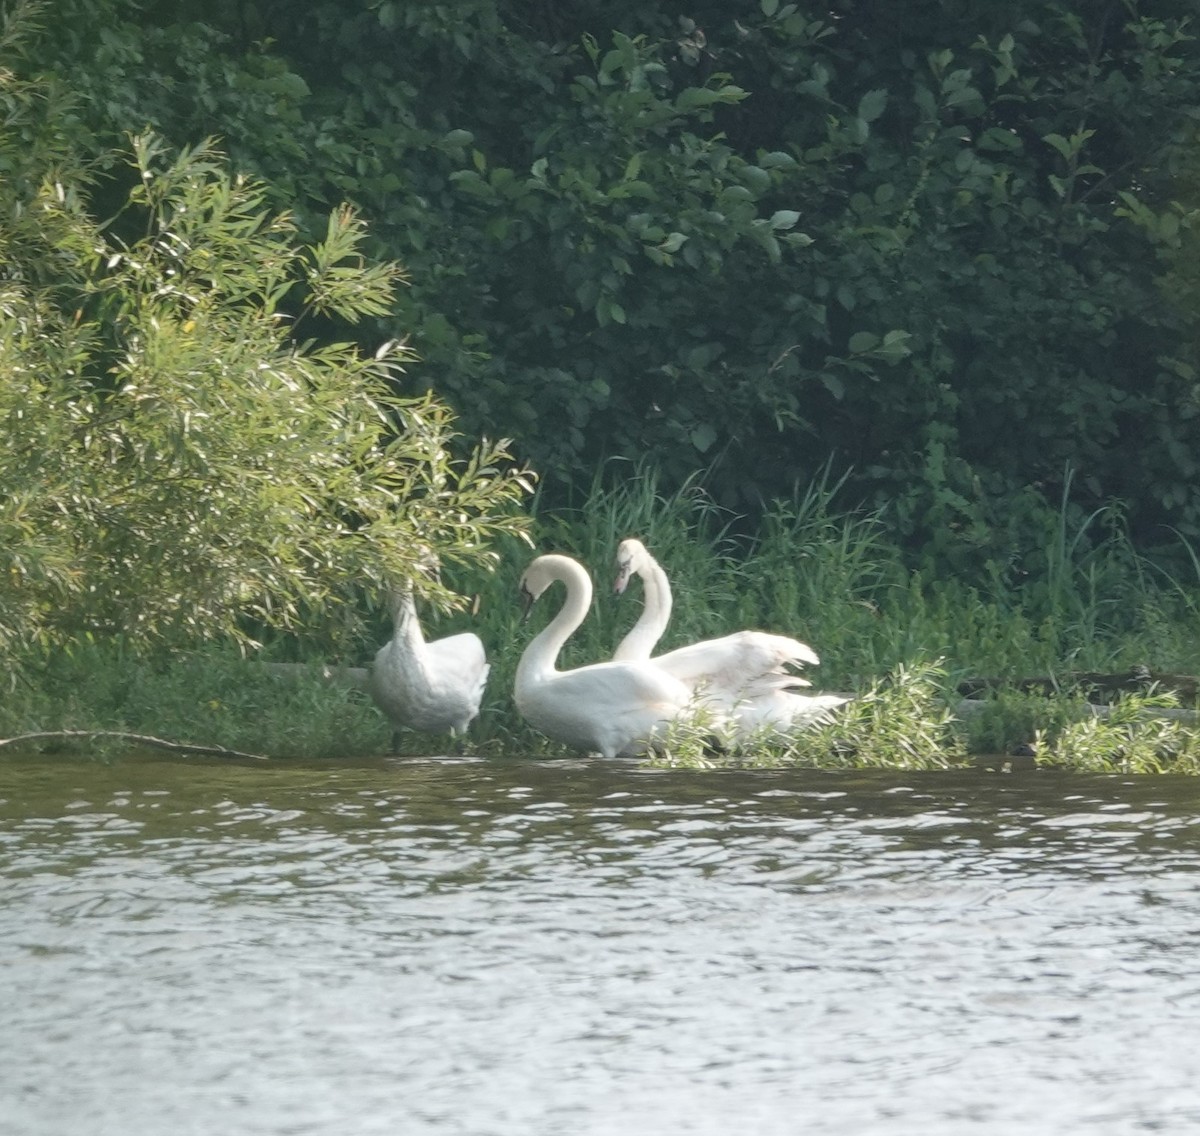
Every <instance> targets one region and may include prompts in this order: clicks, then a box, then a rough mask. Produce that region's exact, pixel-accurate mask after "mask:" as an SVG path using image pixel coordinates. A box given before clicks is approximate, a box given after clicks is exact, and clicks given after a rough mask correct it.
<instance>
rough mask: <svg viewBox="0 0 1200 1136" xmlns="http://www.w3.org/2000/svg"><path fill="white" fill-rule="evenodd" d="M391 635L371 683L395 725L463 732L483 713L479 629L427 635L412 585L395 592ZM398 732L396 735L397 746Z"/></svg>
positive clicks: (433, 731)
mask: <svg viewBox="0 0 1200 1136" xmlns="http://www.w3.org/2000/svg"><path fill="white" fill-rule="evenodd" d="M393 619H394V627H393V632H392V638H391V640H390V641H389V642H388V643H385V644H384V645H383V647H381V648H380V649H379V651H378V652H377V653H376V655H375V663H374V666H372V668H371V673H370V675H369V677H368V680H367V689H368V690H369V691H370V694H371V697H372V698H373V699H374V700H375V705H376V706H378V707H379V709H380V710H381V711H382V712H383V714H384V715H385V716H386V717H387V718H388V720H389V721H390V722H391V723H392V728H393V731H399V730H401V729H410V730H419V731H420V732H422V733H427V734H444V733H447V732H449V733H450V734H452V735H455V736H458V735H461V734H464V733H466V730H467V727H468V726H469V725H470V724H471V722H472V720H473V719H474V718H475V717H476V716H477V715H478V714H479V704H480V702H481V701H482V700H483V691H484V687H485V686H486V685H487V677H488V672H489V670H490V669H491V668H490V667H489V666H488V662H487V656H486V654H485V652H484V649H483V643H482V641H481V640H480V638H479V636H478V635H475V634H474V633H473V632H470V631H466V632H463V633H462V634H459V635H450V636H448V637H447V638H445V639H435V640H434V641H433V642H432V643H427V642H426V641H425V636H424V635H423V634H422V632H421V624H420V621H419V620H418V619H417V607H416V603H415V602H414V600H413V593H412V587H411V586H409V587H406V588H404V589H403V590H402V591H401V592H400V593H399V595H398V596H397V598H396V605H395V610H394V611H393ZM397 742H398V736H397V734H396V733H393V735H392V746H393V748H396V746H397Z"/></svg>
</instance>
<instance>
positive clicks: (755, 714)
mask: <svg viewBox="0 0 1200 1136" xmlns="http://www.w3.org/2000/svg"><path fill="white" fill-rule="evenodd" d="M849 701H850V699H849V698H846V697H845V696H843V695H840V694H797V693H794V692H789V691H786V690H775V691H772V692H770V693H767V694H762V695H759V696H758V697H756V698H749V699H746V700H745V701H743V702H741V703H739V704H738V705H737V707H736V708H735V709H734V711H733V714H732V719H733V723H734V730H735V733H736V735H737V736H738V737H739V738H740V739H744V738H746V737H748V736H750V735H752V734H756V733H761V732H763V731H770V732H775V733H791V732H793V731H795V730H803V729H809V728H811V727H813V726H819V725H823V724H824V723H826V722H829V721H830V720H831V719H832V718H833V714H834V711H836V710H837V708H838V707H839V706H844V705H845V704H846V703H847V702H849Z"/></svg>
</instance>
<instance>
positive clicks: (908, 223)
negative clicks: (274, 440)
mask: <svg viewBox="0 0 1200 1136" xmlns="http://www.w3.org/2000/svg"><path fill="white" fill-rule="evenodd" d="M298 9H299V10H298ZM679 11H680V9H679V8H678V6H674V5H671V6H668V5H656V4H652V3H651V4H647V3H637V4H634V3H629V2H625V0H620V2H617V3H612V4H604V5H597V4H590V3H589V4H585V3H582V2H564V3H547V2H545V0H541V2H538V3H530V2H528V0H507V2H505V0H461V2H456V3H444V4H439V3H410V2H405V0H311V2H309V3H306V4H304V5H295V4H293V3H290V2H284V0H257V2H255V0H236V2H233V0H206V2H205V3H199V2H191V0H183V2H181V0H141V2H134V0H60V2H59V3H57V4H55V5H53V6H52V7H51V8H48V9H46V12H45V13H44V15H43V22H44V23H45V24H46V33H47V34H46V35H45V36H44V37H43V39H42V41H41V42H40V44H39V45H38V46H37V49H36V50H35V52H34V53H33V58H34V59H36V63H37V66H40V67H45V68H50V69H56V70H58V71H60V72H62V73H63V74H69V75H71V76H72V77H73V78H74V83H75V87H76V89H77V91H78V93H79V94H80V96H81V102H80V105H79V107H78V109H77V112H76V113H77V116H78V121H77V127H78V130H79V132H80V134H81V136H85V137H87V138H90V139H94V144H95V145H97V146H98V147H101V146H107V145H108V144H110V143H111V142H112V141H113V140H114V139H116V138H118V137H119V136H120V134H121V132H123V131H127V130H140V129H142V128H143V127H144V126H146V125H147V124H149V125H152V126H153V127H154V128H155V129H157V130H158V131H160V132H162V133H163V134H164V135H165V136H166V137H167V138H168V139H170V140H171V141H173V142H176V143H188V142H194V141H196V140H198V139H200V138H203V137H205V136H207V135H210V134H216V135H219V136H221V137H222V138H223V140H224V144H225V145H226V147H227V148H228V149H229V151H230V152H231V154H232V155H233V158H234V160H235V161H236V163H238V164H239V165H240V166H242V167H243V168H246V169H248V170H250V171H251V172H253V173H254V174H255V175H257V176H259V177H262V178H264V179H266V181H267V182H268V183H269V184H270V186H271V187H272V188H273V192H274V193H275V194H276V195H277V196H278V199H279V200H280V202H281V203H283V204H286V205H287V206H288V207H289V208H292V209H293V210H294V211H295V213H296V215H297V217H298V219H299V221H300V223H301V224H302V225H305V224H309V225H313V226H315V225H316V224H317V223H318V218H320V217H322V216H324V215H326V214H327V213H328V211H329V209H330V207H331V206H332V205H333V204H335V203H336V202H338V201H340V200H342V199H349V200H351V201H353V202H355V203H356V204H357V206H358V207H359V208H360V209H361V211H362V213H363V215H364V217H365V218H366V219H367V220H368V221H369V223H370V229H371V234H372V238H373V239H374V240H375V241H376V242H378V244H379V246H380V251H381V253H382V254H383V255H385V256H387V257H389V258H395V259H398V260H400V261H401V262H402V263H403V264H404V265H405V268H406V270H407V272H408V274H409V276H410V278H411V286H410V287H408V288H406V289H405V290H404V292H403V294H402V295H401V296H400V297H399V299H398V303H397V306H396V309H395V312H394V314H393V315H390V316H388V317H384V318H382V319H379V320H377V321H376V322H375V324H374V325H373V326H372V328H371V331H372V332H373V333H377V337H378V338H386V337H389V336H392V335H405V336H411V344H412V346H413V347H414V348H415V350H416V351H417V353H418V355H419V356H420V357H421V359H422V360H423V363H422V364H421V365H420V366H417V367H415V368H413V369H412V370H410V372H409V374H408V380H407V381H412V382H419V383H423V384H427V385H429V386H432V387H433V388H434V389H435V390H436V391H437V392H438V393H439V394H440V395H442V396H444V397H445V398H446V399H447V400H448V401H449V402H450V403H451V404H452V405H453V406H454V408H455V409H456V411H457V412H458V414H459V415H460V422H461V425H462V428H463V430H464V432H465V433H467V434H469V435H475V434H481V433H487V434H490V435H493V436H494V435H497V434H499V435H504V436H510V437H512V438H513V439H514V440H515V448H516V450H517V452H518V453H519V454H520V455H522V456H523V457H526V458H528V459H529V460H530V461H531V462H532V463H533V465H534V466H535V467H536V468H538V469H539V470H540V471H541V473H542V474H543V475H544V476H545V477H546V479H547V491H548V492H550V493H552V494H558V493H565V492H568V491H569V489H570V487H572V486H578V485H580V484H584V483H589V482H590V481H591V480H592V478H593V476H594V474H595V471H596V469H597V468H598V467H599V466H600V464H601V463H602V462H603V461H604V460H605V459H607V458H611V457H614V456H620V457H626V458H636V459H648V460H650V461H651V462H653V463H654V464H655V465H656V466H657V467H658V468H659V470H660V472H661V475H662V476H663V478H664V479H665V484H667V485H670V484H679V483H681V482H682V481H683V480H684V479H685V478H687V477H688V476H689V475H692V474H694V472H695V471H696V470H698V469H702V468H703V469H706V470H707V473H706V475H705V478H706V480H705V483H706V485H707V486H708V487H709V488H710V490H711V491H712V492H713V493H714V494H715V495H716V496H717V498H718V499H719V500H721V501H723V502H726V503H728V504H730V505H732V506H735V507H737V508H740V509H751V510H753V509H755V508H756V507H758V505H759V504H760V503H761V502H763V501H765V500H769V499H771V498H772V497H775V496H777V495H780V494H783V495H786V494H788V493H790V492H791V490H792V488H793V486H794V485H796V484H797V483H800V484H803V483H804V482H806V481H808V480H809V479H811V478H812V477H813V476H814V475H815V474H816V473H817V472H818V471H819V470H820V469H821V468H822V467H823V466H824V465H825V464H826V463H828V462H830V461H832V462H833V463H834V465H835V467H837V468H840V469H848V470H849V471H850V477H849V479H848V481H847V486H848V491H849V492H852V493H855V494H856V495H857V496H858V497H859V498H860V499H862V500H864V501H868V502H871V503H881V502H887V503H888V504H889V506H890V508H891V510H892V511H891V517H892V518H893V520H894V523H895V524H896V526H897V529H898V532H899V533H900V534H901V535H902V536H903V537H905V538H907V539H908V540H910V541H911V543H912V545H913V547H914V548H919V549H923V550H924V551H925V553H926V554H927V555H928V556H930V557H931V558H934V559H936V560H938V562H939V563H941V564H943V565H948V566H956V565H958V566H976V567H981V566H984V565H989V564H990V565H991V566H992V567H996V566H1001V567H1002V566H1004V565H1008V564H1015V563H1018V562H1019V561H1020V558H1021V556H1022V555H1023V552H1024V542H1025V540H1026V534H1027V532H1028V529H1029V527H1030V522H1031V521H1032V520H1033V519H1035V518H1038V517H1041V516H1042V515H1044V513H1045V511H1046V510H1047V509H1057V508H1058V506H1059V501H1060V496H1061V495H1062V494H1063V493H1064V491H1066V492H1068V494H1069V498H1070V507H1071V508H1072V509H1074V510H1078V511H1081V512H1089V511H1091V510H1092V509H1094V508H1096V507H1097V506H1099V505H1101V504H1103V503H1105V502H1107V501H1110V500H1113V499H1117V500H1120V501H1122V502H1124V503H1125V505H1126V507H1127V510H1128V514H1129V517H1130V520H1131V523H1132V525H1133V527H1134V531H1135V532H1136V533H1137V534H1138V535H1139V538H1140V539H1141V540H1142V541H1143V543H1145V544H1153V543H1155V542H1158V541H1164V540H1166V539H1168V534H1169V531H1170V530H1176V531H1178V532H1181V533H1183V534H1184V535H1186V536H1187V537H1188V538H1190V539H1192V540H1196V539H1200V493H1198V492H1197V487H1198V485H1197V483H1198V481H1200V469H1198V466H1197V461H1198V460H1200V457H1198V455H1200V413H1198V412H1200V398H1198V388H1197V348H1198V346H1200V335H1198V328H1200V319H1198V314H1200V281H1198V280H1197V275H1196V269H1195V267H1194V266H1195V264H1196V263H1197V257H1196V252H1197V249H1196V240H1197V237H1196V234H1197V209H1198V207H1200V202H1198V201H1197V196H1198V194H1197V185H1198V176H1197V170H1198V168H1200V161H1198V159H1197V153H1198V147H1200V143H1198V141H1197V128H1198V126H1200V45H1198V43H1197V40H1196V38H1195V34H1196V33H1195V29H1194V27H1193V24H1192V23H1189V20H1190V19H1191V18H1192V17H1193V16H1194V5H1193V3H1192V2H1191V0H1098V2H1097V3H1094V4H1087V5H1080V4H1076V3H1072V2H1068V0H1012V2H1009V3H995V2H991V0H918V2H914V3H906V4H897V3H894V2H890V0H827V2H826V3H825V4H823V5H816V4H813V5H809V4H795V3H780V2H779V0H758V2H755V3H749V2H745V3H735V4H729V3H717V2H715V0H707V2H698V3H696V4H693V5H692V6H691V7H690V8H688V9H687V10H686V16H683V17H681V16H680V15H679Z"/></svg>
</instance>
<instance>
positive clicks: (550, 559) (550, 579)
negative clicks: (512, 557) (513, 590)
mask: <svg viewBox="0 0 1200 1136" xmlns="http://www.w3.org/2000/svg"><path fill="white" fill-rule="evenodd" d="M572 567H575V568H576V570H578V566H577V565H574V563H573V562H572V561H570V560H569V558H568V557H566V556H557V555H555V554H553V553H551V554H548V555H546V556H539V557H538V558H537V559H536V560H534V561H533V562H532V563H531V564H530V565H529V567H528V568H526V569H525V573H524V575H522V576H521V619H522V621H524V620H526V619H528V618H529V612H530V610H531V609H532V608H533V604H534V601H535V600H536V599H537V598H538V597H539V596H540V595H541V594H542V593H543V592H544V591H545V590H546V589H547V588H548V587H550V585H551V584H553V583H554V581H555V580H562V581H563V582H564V583H565V582H566V580H567V579H568V578H569V577H570V576H571V575H573V574H574V573H572V572H571V568H572Z"/></svg>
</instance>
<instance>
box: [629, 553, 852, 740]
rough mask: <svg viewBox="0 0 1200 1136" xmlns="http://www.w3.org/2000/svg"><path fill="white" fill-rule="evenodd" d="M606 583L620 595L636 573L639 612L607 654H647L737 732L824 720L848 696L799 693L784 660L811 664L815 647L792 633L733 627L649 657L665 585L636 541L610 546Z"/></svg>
mask: <svg viewBox="0 0 1200 1136" xmlns="http://www.w3.org/2000/svg"><path fill="white" fill-rule="evenodd" d="M616 566H617V575H616V580H615V581H614V583H613V590H614V591H615V592H617V593H618V594H620V593H621V592H623V591H624V590H625V588H626V587H627V586H628V584H629V580H630V578H631V577H632V576H635V575H636V576H640V577H641V579H642V588H643V606H642V614H641V615H640V616H639V617H638V621H637V623H635V624H634V625H633V627H632V628H631V629H630V630H629V632H628V634H626V636H625V638H623V639H622V640H621V642H620V643H619V644H617V649H616V651H615V652H614V654H613V658H614V659H620V660H626V661H633V660H643V661H645V660H649V661H650V662H652V663H653V664H654V665H655V666H657V667H660V668H661V669H663V670H664V671H666V672H667V673H668V674H670V675H672V676H674V677H675V678H678V679H679V680H680V681H681V682H683V683H684V684H685V685H686V686H687V687H688V688H689V689H690V690H692V691H693V692H694V694H695V696H696V697H697V698H701V699H703V700H704V702H705V703H707V704H708V705H710V706H713V707H714V708H716V709H717V710H718V711H719V712H721V713H723V714H726V715H728V716H729V720H730V723H731V725H732V726H733V727H734V733H735V734H736V736H737V737H738V738H739V739H740V738H745V737H748V736H749V735H751V734H753V733H755V732H758V731H761V730H764V729H766V730H772V731H779V732H786V731H788V730H791V729H797V728H801V727H803V726H810V725H816V724H818V723H820V722H824V721H828V718H829V715H830V713H831V712H832V711H833V710H835V709H836V708H837V707H839V706H842V705H844V704H845V703H846V702H848V701H849V699H847V698H845V697H843V696H842V695H838V694H801V693H799V688H801V687H806V686H811V685H812V684H811V683H810V682H809V681H808V680H807V679H803V678H800V677H799V676H798V675H794V674H792V673H790V672H789V671H788V669H787V668H788V667H789V666H804V665H806V664H809V665H812V666H816V665H817V664H818V663H819V662H820V659H819V658H818V657H817V654H816V652H815V651H814V650H813V649H812V648H811V647H809V646H808V645H807V644H805V643H801V642H800V641H799V640H798V639H791V638H789V637H788V636H786V635H773V634H770V633H769V632H765V631H737V632H734V633H733V634H732V635H725V636H722V637H721V638H719V639H705V640H703V641H701V642H699V643H692V644H690V645H688V646H686V647H679V648H678V649H676V650H674V651H668V652H667V653H666V654H664V655H658V656H655V657H654V658H653V659H652V658H651V652H652V651H653V650H654V646H655V644H656V643H657V642H658V640H659V639H660V638H661V637H662V634H663V632H664V631H666V629H667V623H668V621H669V620H670V618H671V605H672V597H671V584H670V581H669V580H668V579H667V574H666V572H665V571H664V570H663V567H662V565H661V564H659V562H658V561H657V560H655V559H654V557H653V556H651V555H650V553H649V551H648V550H647V548H646V546H645V545H644V544H642V542H641V541H640V540H635V539H632V538H630V539H628V540H623V541H621V543H620V545H618V546H617V561H616Z"/></svg>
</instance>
